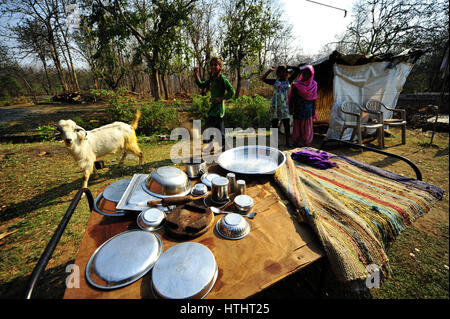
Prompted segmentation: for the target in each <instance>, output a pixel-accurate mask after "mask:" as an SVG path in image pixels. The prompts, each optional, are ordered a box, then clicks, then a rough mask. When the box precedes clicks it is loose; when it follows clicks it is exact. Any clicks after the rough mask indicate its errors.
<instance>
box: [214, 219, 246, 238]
mask: <svg viewBox="0 0 450 319" xmlns="http://www.w3.org/2000/svg"><path fill="white" fill-rule="evenodd" d="M216 231H217V233H218V234H219V235H220V236H222V237H223V238H225V239H233V240H236V239H241V238H244V237H245V236H247V235H248V234H249V233H250V224H249V223H248V221H246V220H245V219H244V217H243V216H242V215H239V214H235V213H230V214H227V215H225V216H224V217H222V218H221V219H219V220H218V222H217V224H216Z"/></svg>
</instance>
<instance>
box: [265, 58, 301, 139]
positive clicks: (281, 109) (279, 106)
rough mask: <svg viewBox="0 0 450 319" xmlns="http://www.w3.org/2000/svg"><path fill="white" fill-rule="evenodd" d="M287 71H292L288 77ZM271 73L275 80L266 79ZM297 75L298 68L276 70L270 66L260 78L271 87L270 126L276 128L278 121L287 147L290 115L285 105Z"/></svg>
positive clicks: (284, 67) (279, 67)
mask: <svg viewBox="0 0 450 319" xmlns="http://www.w3.org/2000/svg"><path fill="white" fill-rule="evenodd" d="M289 69H292V70H293V72H292V74H291V75H290V76H289V72H288V70H289ZM275 70H276V71H275ZM272 71H275V75H276V79H267V76H268V75H269V73H270V72H272ZM299 73H300V69H299V68H298V67H292V66H286V65H280V66H278V67H277V68H276V69H275V66H272V67H271V68H270V69H269V70H268V71H267V72H266V73H264V74H263V75H262V76H261V81H263V82H264V83H266V84H269V85H273V96H272V102H271V103H270V110H269V113H270V121H271V126H272V127H273V128H278V125H279V123H280V121H281V122H282V123H283V126H284V132H285V137H286V145H289V135H290V133H291V128H290V115H289V108H288V105H287V102H288V96H289V88H290V85H291V83H292V82H293V81H294V80H295V78H296V77H297V75H298V74H299Z"/></svg>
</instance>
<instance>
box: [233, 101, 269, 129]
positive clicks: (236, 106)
mask: <svg viewBox="0 0 450 319" xmlns="http://www.w3.org/2000/svg"><path fill="white" fill-rule="evenodd" d="M269 108H270V101H269V100H267V99H266V98H264V97H262V96H260V95H255V96H254V97H251V96H246V95H243V96H240V97H238V98H237V99H235V100H234V101H233V104H232V105H230V106H228V107H227V108H226V111H225V118H224V121H225V127H233V128H237V127H239V128H242V129H247V128H249V127H253V128H255V129H257V128H260V127H269V126H270V115H269Z"/></svg>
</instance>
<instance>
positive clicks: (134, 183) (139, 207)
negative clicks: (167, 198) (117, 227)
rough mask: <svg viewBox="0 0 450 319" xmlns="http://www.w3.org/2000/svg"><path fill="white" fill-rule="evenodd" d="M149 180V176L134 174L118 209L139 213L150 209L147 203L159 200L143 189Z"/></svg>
mask: <svg viewBox="0 0 450 319" xmlns="http://www.w3.org/2000/svg"><path fill="white" fill-rule="evenodd" d="M147 178H148V174H134V175H133V177H132V179H131V182H130V183H129V184H128V187H127V189H126V190H125V192H124V193H123V196H122V198H121V199H120V201H119V203H118V204H117V206H116V208H117V209H122V210H129V211H138V212H141V211H143V210H145V209H148V208H150V206H148V205H147V202H148V201H149V200H158V199H159V198H157V197H155V196H151V195H149V194H148V193H147V192H145V191H144V190H143V189H142V185H143V184H144V183H145V181H146V180H147Z"/></svg>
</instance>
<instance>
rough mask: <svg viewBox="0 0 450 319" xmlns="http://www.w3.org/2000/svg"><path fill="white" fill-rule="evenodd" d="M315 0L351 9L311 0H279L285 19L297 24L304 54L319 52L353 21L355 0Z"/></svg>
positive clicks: (295, 33) (297, 34)
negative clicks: (309, 0) (345, 14)
mask: <svg viewBox="0 0 450 319" xmlns="http://www.w3.org/2000/svg"><path fill="white" fill-rule="evenodd" d="M314 1H315V2H318V3H322V4H326V5H330V6H333V7H336V8H340V9H344V10H347V16H346V17H345V18H344V11H342V10H338V9H334V8H330V7H326V6H323V5H319V4H316V3H312V2H308V1H306V0H279V2H280V3H281V6H282V8H283V9H284V13H285V17H284V18H285V19H286V20H287V22H289V23H291V24H292V26H293V32H294V35H295V36H296V37H297V39H298V40H299V41H301V43H300V47H301V48H303V54H305V55H316V54H318V53H319V51H320V49H321V48H322V46H323V45H325V44H327V43H329V42H333V41H335V35H336V34H340V33H343V32H344V31H345V29H346V26H347V25H348V24H349V23H350V21H351V16H352V4H353V3H354V2H355V0H314Z"/></svg>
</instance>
